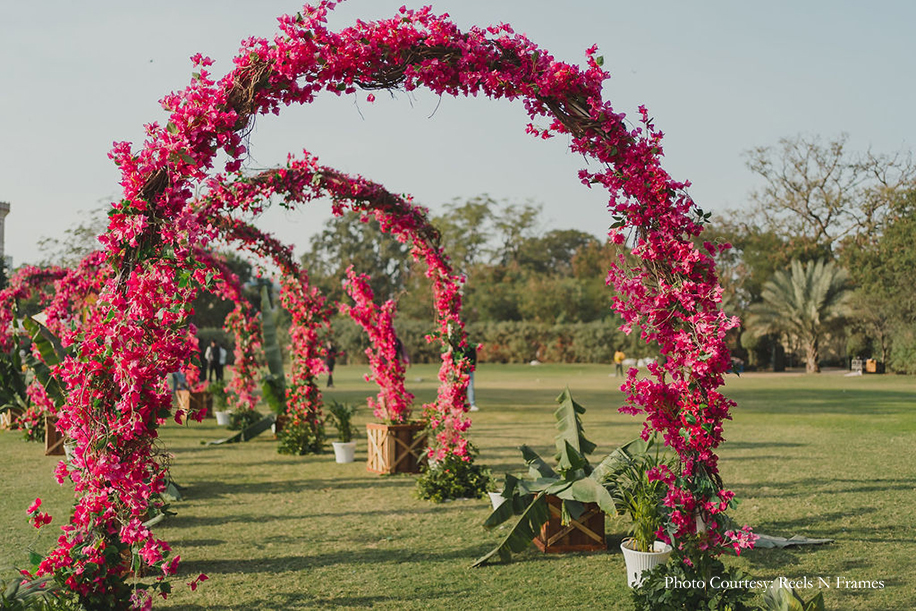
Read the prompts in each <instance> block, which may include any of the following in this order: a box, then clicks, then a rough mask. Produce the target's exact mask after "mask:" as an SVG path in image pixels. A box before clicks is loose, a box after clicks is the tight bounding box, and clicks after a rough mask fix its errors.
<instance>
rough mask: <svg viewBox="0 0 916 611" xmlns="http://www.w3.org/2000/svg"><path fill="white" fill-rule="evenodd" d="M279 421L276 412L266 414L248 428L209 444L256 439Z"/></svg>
mask: <svg viewBox="0 0 916 611" xmlns="http://www.w3.org/2000/svg"><path fill="white" fill-rule="evenodd" d="M276 421H277V416H276V415H275V414H268V415H266V416H264V418H262V419H261V420H260V421H258V422H255V423H254V424H252V425H251V426H249V427H248V428H245V429H242V430H241V431H239V432H238V433H236V434H235V435H233V436H232V437H227V438H226V439H218V440H216V441H210V442H208V443H207V445H211V446H218V445H223V444H224V443H239V442H241V441H248V440H249V439H254V438H255V437H257V436H258V435H260V434H261V433H263V432H264V431H266V430H267V429H269V428H270V425H272V424H273V423H274V422H276Z"/></svg>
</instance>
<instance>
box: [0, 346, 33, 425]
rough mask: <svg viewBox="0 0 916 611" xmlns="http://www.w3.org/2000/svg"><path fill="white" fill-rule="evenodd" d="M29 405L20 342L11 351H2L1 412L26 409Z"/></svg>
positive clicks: (0, 374) (0, 375)
mask: <svg viewBox="0 0 916 611" xmlns="http://www.w3.org/2000/svg"><path fill="white" fill-rule="evenodd" d="M28 407H29V397H28V395H27V394H26V379H25V372H24V371H23V369H22V357H21V356H20V354H19V345H18V343H16V344H14V345H13V347H12V348H11V349H10V351H9V352H4V353H0V413H3V412H5V411H7V410H11V409H17V410H25V409H27V408H28Z"/></svg>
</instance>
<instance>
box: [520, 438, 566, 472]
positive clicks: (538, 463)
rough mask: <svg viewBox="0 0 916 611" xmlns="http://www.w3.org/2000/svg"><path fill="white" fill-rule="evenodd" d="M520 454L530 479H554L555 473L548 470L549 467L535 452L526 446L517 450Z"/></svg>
mask: <svg viewBox="0 0 916 611" xmlns="http://www.w3.org/2000/svg"><path fill="white" fill-rule="evenodd" d="M518 449H519V450H520V451H521V453H522V458H524V459H525V464H526V465H527V466H528V474H529V476H530V477H531V478H532V479H537V478H539V477H545V478H556V477H557V474H556V472H555V471H554V470H553V469H551V468H550V466H549V465H548V464H547V463H545V462H544V459H542V458H541V457H540V456H538V454H537V452H535V451H534V450H532V449H531V448H529V447H528V446H527V445H522V446H520V447H519V448H518Z"/></svg>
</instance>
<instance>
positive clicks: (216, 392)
mask: <svg viewBox="0 0 916 611" xmlns="http://www.w3.org/2000/svg"><path fill="white" fill-rule="evenodd" d="M207 392H209V393H210V397H212V401H213V413H214V415H215V416H216V424H218V425H219V426H227V425H228V424H229V419H230V417H231V415H232V412H231V411H229V402H228V401H227V400H226V383H225V382H223V381H221V380H217V381H215V382H210V384H209V386H207Z"/></svg>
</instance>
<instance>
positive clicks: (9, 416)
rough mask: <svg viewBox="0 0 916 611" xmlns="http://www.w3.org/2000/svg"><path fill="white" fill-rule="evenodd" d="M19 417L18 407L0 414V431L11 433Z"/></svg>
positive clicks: (19, 410) (20, 412)
mask: <svg viewBox="0 0 916 611" xmlns="http://www.w3.org/2000/svg"><path fill="white" fill-rule="evenodd" d="M21 415H22V410H21V409H19V408H18V407H11V408H9V409H8V410H6V411H5V412H3V413H2V414H0V430H5V431H12V430H13V427H15V426H16V422H17V421H18V420H19V416H21Z"/></svg>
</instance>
